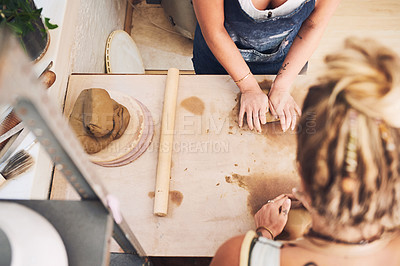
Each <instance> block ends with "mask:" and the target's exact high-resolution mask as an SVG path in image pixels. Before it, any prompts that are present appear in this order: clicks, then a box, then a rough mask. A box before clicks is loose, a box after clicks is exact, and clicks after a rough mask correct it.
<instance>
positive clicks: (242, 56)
mask: <svg viewBox="0 0 400 266" xmlns="http://www.w3.org/2000/svg"><path fill="white" fill-rule="evenodd" d="M339 1H340V0H318V1H317V0H214V1H210V0H193V5H194V9H195V12H196V16H197V20H198V22H199V25H200V27H199V25H198V26H197V28H196V32H195V38H194V44H193V59H192V60H193V66H194V69H195V72H196V74H227V73H228V74H229V75H230V76H231V77H232V79H233V80H234V81H235V83H236V84H237V86H238V87H239V89H240V92H241V93H242V96H241V100H240V112H239V126H242V125H243V118H244V114H245V113H246V119H247V124H248V126H249V128H250V129H251V130H252V129H253V128H254V127H255V128H256V130H257V131H259V132H260V131H261V124H265V123H266V115H265V114H266V113H267V112H268V110H271V114H272V115H274V116H275V117H279V119H280V122H281V126H282V130H283V131H286V130H287V129H289V128H291V129H292V130H293V129H294V127H295V125H296V114H298V115H300V113H301V110H300V108H299V106H298V105H297V104H296V102H295V101H294V99H293V98H292V96H291V95H290V92H289V90H290V87H291V86H292V84H293V82H294V80H295V78H296V76H297V74H298V73H299V72H300V71H301V70H302V69H303V67H305V66H306V64H307V61H308V60H309V58H310V57H311V54H312V53H313V52H314V50H315V49H316V47H317V45H318V43H319V41H320V39H321V37H322V34H323V32H324V30H325V28H326V26H327V24H328V21H329V19H330V18H331V16H332V14H333V13H334V11H335V9H336V8H337V6H338V4H339ZM252 74H277V76H276V78H275V80H274V82H273V84H272V87H271V89H270V92H269V94H268V96H266V95H265V94H264V93H263V92H262V91H261V88H260V86H259V85H258V83H257V81H256V79H255V77H254V76H253V75H252Z"/></svg>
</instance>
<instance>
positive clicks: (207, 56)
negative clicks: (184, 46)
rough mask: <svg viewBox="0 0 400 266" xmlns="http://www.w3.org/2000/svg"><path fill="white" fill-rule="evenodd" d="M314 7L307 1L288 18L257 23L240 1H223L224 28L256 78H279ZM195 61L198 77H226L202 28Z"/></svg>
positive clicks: (195, 52) (194, 49)
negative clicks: (267, 76) (218, 75)
mask: <svg viewBox="0 0 400 266" xmlns="http://www.w3.org/2000/svg"><path fill="white" fill-rule="evenodd" d="M314 7H315V0H305V1H304V3H302V4H301V5H300V6H299V7H297V8H296V9H295V10H293V11H292V12H290V13H289V14H287V15H283V16H276V17H271V18H266V19H265V20H254V19H253V18H251V17H250V16H248V15H247V13H245V12H244V11H243V10H242V8H241V6H240V4H239V2H238V0H224V10H225V23H224V25H225V28H226V30H227V31H228V33H229V35H230V37H231V38H232V40H233V41H234V42H235V44H236V46H237V47H238V49H239V51H240V52H241V54H242V56H243V58H244V60H245V61H246V62H247V64H248V66H249V67H250V70H251V71H252V72H253V74H276V73H277V72H278V71H279V69H280V67H281V65H282V63H283V61H284V59H285V57H286V55H287V53H288V51H289V49H290V47H291V45H292V43H293V40H294V38H295V37H296V35H297V33H298V31H299V29H300V27H301V25H302V23H303V22H304V20H306V18H307V17H308V16H309V15H310V14H311V12H312V11H313V10H314ZM192 60H193V65H194V68H195V71H196V73H198V74H226V71H225V70H224V68H223V67H222V66H221V65H220V64H219V62H218V60H217V59H216V58H215V57H214V55H213V54H212V52H211V51H210V49H209V48H208V46H207V44H206V42H205V40H204V38H203V36H202V33H201V30H200V27H199V26H197V28H196V32H195V39H194V43H193V59H192Z"/></svg>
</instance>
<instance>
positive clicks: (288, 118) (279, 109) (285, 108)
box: [268, 85, 301, 131]
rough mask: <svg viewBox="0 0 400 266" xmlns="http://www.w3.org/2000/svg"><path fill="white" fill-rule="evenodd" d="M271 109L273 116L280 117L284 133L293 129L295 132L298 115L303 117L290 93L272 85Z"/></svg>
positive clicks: (270, 95) (270, 94)
mask: <svg viewBox="0 0 400 266" xmlns="http://www.w3.org/2000/svg"><path fill="white" fill-rule="evenodd" d="M268 96H269V107H270V110H271V114H272V115H273V116H277V117H279V119H280V121H281V127H282V130H283V131H286V130H288V129H289V128H291V129H292V130H294V128H295V126H296V122H297V115H299V116H300V115H301V109H300V107H299V106H298V105H297V103H296V102H295V101H294V99H293V97H292V95H290V92H289V91H288V90H286V89H280V88H276V87H274V85H272V87H271V91H270V92H269V95H268Z"/></svg>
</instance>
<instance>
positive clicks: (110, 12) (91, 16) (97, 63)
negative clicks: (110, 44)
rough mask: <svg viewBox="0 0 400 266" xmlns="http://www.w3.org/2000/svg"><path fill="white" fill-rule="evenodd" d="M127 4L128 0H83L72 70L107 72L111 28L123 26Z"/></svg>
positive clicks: (76, 29) (73, 48)
mask: <svg viewBox="0 0 400 266" xmlns="http://www.w3.org/2000/svg"><path fill="white" fill-rule="evenodd" d="M72 1H73V0H72ZM126 4H127V2H126V0H80V7H79V13H78V17H77V21H76V26H75V37H74V45H73V47H72V61H71V63H72V65H71V66H72V68H71V70H72V72H92V73H94V72H96V73H104V72H105V66H104V65H105V60H104V54H105V46H106V41H107V37H108V35H109V34H110V33H111V32H112V31H114V30H117V29H123V27H124V20H125V10H126Z"/></svg>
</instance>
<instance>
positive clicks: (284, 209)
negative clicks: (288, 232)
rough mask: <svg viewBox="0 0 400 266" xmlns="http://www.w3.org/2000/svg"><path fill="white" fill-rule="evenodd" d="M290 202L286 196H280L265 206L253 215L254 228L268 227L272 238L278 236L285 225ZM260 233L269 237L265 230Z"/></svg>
mask: <svg viewBox="0 0 400 266" xmlns="http://www.w3.org/2000/svg"><path fill="white" fill-rule="evenodd" d="M290 205H291V201H290V199H289V197H288V195H286V194H282V195H280V196H278V197H276V198H275V199H273V200H272V201H269V203H267V204H265V205H264V206H263V207H262V208H261V209H260V210H259V211H258V212H257V213H256V214H255V215H254V220H255V223H256V227H257V228H258V227H260V226H265V227H268V228H269V229H270V230H271V231H272V234H273V235H274V237H276V236H277V235H279V234H280V233H281V232H282V230H283V228H284V227H285V225H286V222H287V219H288V213H289V210H290ZM261 233H262V234H263V236H265V237H267V238H271V235H270V234H269V233H268V231H267V230H265V229H262V231H261Z"/></svg>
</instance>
